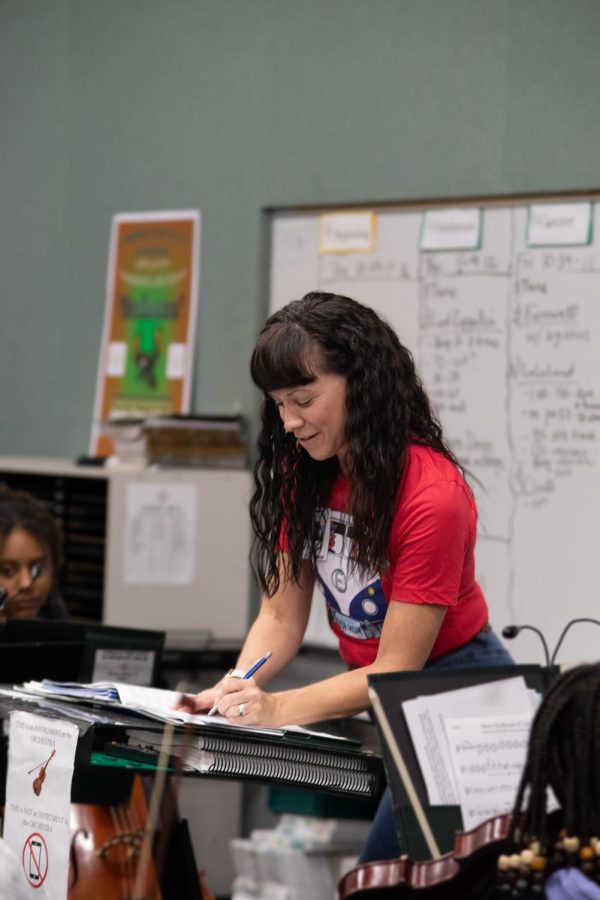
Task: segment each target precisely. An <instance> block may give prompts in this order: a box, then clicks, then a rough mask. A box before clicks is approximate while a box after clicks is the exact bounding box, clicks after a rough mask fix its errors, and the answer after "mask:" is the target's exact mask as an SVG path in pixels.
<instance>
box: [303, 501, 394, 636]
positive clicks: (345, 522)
mask: <svg viewBox="0 0 600 900" xmlns="http://www.w3.org/2000/svg"><path fill="white" fill-rule="evenodd" d="M328 524H329V541H328V550H327V554H326V556H325V554H322V556H320V557H319V559H318V562H317V584H318V585H319V587H320V588H321V591H322V592H323V594H324V596H325V600H326V602H327V615H328V617H329V623H330V625H335V626H336V627H337V628H338V629H339V631H341V632H342V633H343V634H345V635H347V636H348V637H351V638H354V639H355V640H362V641H364V640H367V639H368V638H378V637H379V636H380V635H381V629H382V627H383V620H384V618H385V613H386V609H387V605H386V602H385V597H384V595H383V590H382V588H381V580H380V577H379V574H378V573H377V574H373V575H371V576H369V575H366V576H365V575H362V574H361V572H360V570H359V569H358V567H356V566H351V565H350V563H351V562H352V561H353V556H352V552H353V546H354V542H353V540H352V516H349V515H346V514H345V513H341V512H337V511H335V510H329V522H328Z"/></svg>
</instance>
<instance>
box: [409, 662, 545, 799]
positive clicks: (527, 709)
mask: <svg viewBox="0 0 600 900" xmlns="http://www.w3.org/2000/svg"><path fill="white" fill-rule="evenodd" d="M538 702H539V700H538V695H537V694H536V693H535V691H530V690H529V689H528V688H527V686H526V684H525V679H524V678H523V676H522V675H519V676H516V677H515V678H503V679H500V680H499V681H491V682H486V683H485V684H477V685H474V686H472V687H467V688H461V689H459V690H456V691H446V692H445V693H443V694H433V695H428V696H426V697H417V698H416V699H415V700H406V701H405V702H404V703H403V704H402V710H403V712H404V716H405V718H406V722H407V725H408V729H409V732H410V736H411V739H412V742H413V746H414V749H415V753H416V755H417V758H418V760H419V764H420V766H421V772H422V774H423V779H424V781H425V786H426V788H427V795H428V799H429V805H430V806H446V805H449V806H453V805H455V804H457V803H458V790H457V785H456V783H455V780H454V771H453V768H452V765H451V763H450V757H449V750H448V742H447V738H446V729H445V726H444V720H445V719H446V718H457V717H465V716H469V717H471V716H487V715H489V714H490V712H494V713H497V714H500V715H503V714H505V713H506V714H510V713H523V714H526V715H530V714H531V712H532V711H533V710H534V709H535V708H536V706H537V703H538Z"/></svg>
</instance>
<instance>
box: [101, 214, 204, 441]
mask: <svg viewBox="0 0 600 900" xmlns="http://www.w3.org/2000/svg"><path fill="white" fill-rule="evenodd" d="M199 248H200V213H199V212H198V211H197V210H184V211H180V212H177V211H175V212H153V213H120V214H118V215H115V216H114V217H113V220H112V227H111V237H110V249H109V259H108V275H107V282H106V305H105V311H104V329H103V335H102V345H101V348H100V362H99V366H98V380H97V384H96V399H95V404H94V420H93V426H92V440H91V448H90V452H91V453H93V454H97V455H99V456H109V455H111V453H112V452H113V444H112V439H111V438H110V437H109V436H108V435H103V434H102V423H104V422H107V421H108V422H110V421H115V420H119V419H142V418H145V417H147V416H150V415H165V414H170V413H187V412H189V406H190V387H191V384H190V382H191V374H192V363H193V351H194V332H195V325H196V311H197V302H198V281H199V256H200V249H199Z"/></svg>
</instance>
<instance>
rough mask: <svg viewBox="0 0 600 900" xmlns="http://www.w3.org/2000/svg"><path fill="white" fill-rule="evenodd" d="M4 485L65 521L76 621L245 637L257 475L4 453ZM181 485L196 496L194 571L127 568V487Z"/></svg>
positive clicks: (67, 590)
mask: <svg viewBox="0 0 600 900" xmlns="http://www.w3.org/2000/svg"><path fill="white" fill-rule="evenodd" d="M0 483H5V484H7V485H8V486H9V487H11V488H18V489H20V490H26V491H29V492H30V493H32V494H33V495H34V496H35V497H37V498H38V499H40V500H41V501H42V502H43V503H45V504H46V505H47V506H48V508H49V509H50V510H51V512H52V513H53V514H54V515H55V516H56V517H57V519H58V520H59V522H60V523H61V525H62V528H63V534H64V550H65V566H64V571H63V573H62V585H61V588H62V591H63V596H64V598H65V601H66V603H67V606H68V609H69V611H70V613H71V615H72V616H73V617H74V618H76V619H81V620H87V621H96V622H103V623H104V624H108V625H125V626H131V627H145V628H158V629H161V630H172V629H194V630H199V631H203V632H206V633H209V634H210V635H211V636H213V637H215V638H227V639H240V638H241V637H242V636H243V635H244V634H245V632H246V628H247V624H248V621H247V620H248V609H249V593H250V572H249V565H248V559H249V553H250V525H249V517H248V501H249V498H250V493H251V475H250V473H249V472H248V471H247V470H245V469H244V470H240V469H196V468H194V469H185V468H180V469H156V468H146V469H135V470H133V469H125V468H117V467H115V468H104V467H98V468H97V467H94V466H76V465H74V464H72V463H70V462H69V461H66V460H60V459H43V458H25V457H0ZM132 485H133V486H138V487H139V486H145V487H147V488H149V489H152V488H156V487H157V486H163V487H164V488H165V490H167V491H168V489H169V487H170V486H173V485H183V486H184V487H186V488H188V489H189V491H190V496H192V497H193V498H194V500H193V507H194V510H195V514H194V521H195V534H194V535H191V536H190V537H191V540H192V546H193V559H192V569H191V575H190V577H189V578H186V579H184V580H183V581H182V583H164V584H161V583H160V580H157V578H155V577H152V576H151V575H149V576H148V579H147V581H146V582H140V579H139V578H138V579H137V581H136V583H132V580H131V578H128V575H127V559H126V547H127V534H126V530H127V528H128V527H131V520H130V516H129V512H128V497H129V496H130V487H131V486H132Z"/></svg>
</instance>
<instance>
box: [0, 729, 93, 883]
mask: <svg viewBox="0 0 600 900" xmlns="http://www.w3.org/2000/svg"><path fill="white" fill-rule="evenodd" d="M78 736H79V731H78V729H77V726H76V725H74V724H73V723H72V722H65V721H63V720H61V719H50V718H44V717H43V716H36V715H32V714H31V713H28V712H13V713H11V715H10V736H9V749H8V777H7V781H6V807H5V816H4V840H5V841H6V842H7V844H9V846H11V847H12V849H13V850H14V851H15V853H16V854H17V857H18V859H19V860H21V866H22V871H23V881H24V883H25V885H26V886H27V889H28V891H29V892H30V894H31V897H36V898H37V900H40V898H43V900H65V898H66V896H67V883H68V871H69V848H70V843H71V836H70V828H69V822H70V802H71V781H72V778H73V766H74V760H75V749H76V747H77V738H78Z"/></svg>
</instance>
